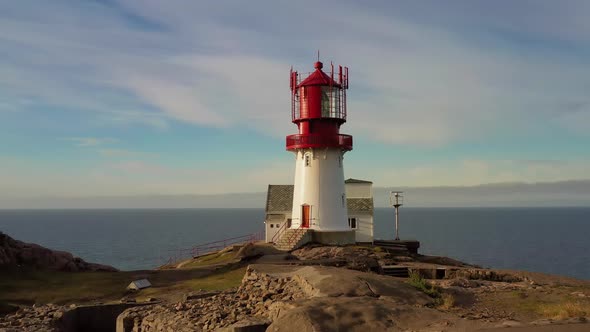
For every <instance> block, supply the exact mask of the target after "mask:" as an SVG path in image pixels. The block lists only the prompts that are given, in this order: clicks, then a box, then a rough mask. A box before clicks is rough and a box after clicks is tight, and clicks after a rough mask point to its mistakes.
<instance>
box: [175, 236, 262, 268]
mask: <svg viewBox="0 0 590 332" xmlns="http://www.w3.org/2000/svg"><path fill="white" fill-rule="evenodd" d="M263 239H264V231H260V232H258V233H252V234H248V235H242V236H236V237H231V238H227V239H223V240H218V241H213V242H208V243H203V244H199V245H196V246H193V247H191V248H182V249H173V250H169V251H170V252H171V254H170V257H169V258H168V259H167V260H166V263H165V264H173V263H177V262H179V261H181V260H184V259H188V258H195V257H199V256H203V255H206V254H210V253H212V252H215V251H218V250H221V249H223V248H226V247H228V246H231V245H237V244H245V243H252V242H256V241H261V240H263Z"/></svg>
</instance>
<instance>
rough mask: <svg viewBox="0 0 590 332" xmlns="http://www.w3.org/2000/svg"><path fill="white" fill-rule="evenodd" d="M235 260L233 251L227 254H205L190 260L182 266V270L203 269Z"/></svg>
mask: <svg viewBox="0 0 590 332" xmlns="http://www.w3.org/2000/svg"><path fill="white" fill-rule="evenodd" d="M235 258H236V253H235V252H233V251H229V252H215V253H211V254H207V255H204V256H201V257H198V258H195V259H193V260H191V261H190V262H188V263H186V264H183V265H182V268H183V269H190V268H195V267H203V266H209V265H215V264H225V263H230V262H231V261H233V260H234V259H235Z"/></svg>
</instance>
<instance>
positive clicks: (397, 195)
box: [389, 191, 404, 241]
mask: <svg viewBox="0 0 590 332" xmlns="http://www.w3.org/2000/svg"><path fill="white" fill-rule="evenodd" d="M402 194H403V191H392V192H390V193H389V203H390V204H391V206H393V207H394V208H395V241H399V207H400V206H402V205H404V196H403V195H402Z"/></svg>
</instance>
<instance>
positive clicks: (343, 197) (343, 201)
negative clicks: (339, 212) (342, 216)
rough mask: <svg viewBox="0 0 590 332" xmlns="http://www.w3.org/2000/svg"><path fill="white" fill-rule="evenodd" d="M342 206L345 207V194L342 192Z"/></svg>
mask: <svg viewBox="0 0 590 332" xmlns="http://www.w3.org/2000/svg"><path fill="white" fill-rule="evenodd" d="M342 207H346V194H342Z"/></svg>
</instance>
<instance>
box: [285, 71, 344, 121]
mask: <svg viewBox="0 0 590 332" xmlns="http://www.w3.org/2000/svg"><path fill="white" fill-rule="evenodd" d="M330 65H331V70H330V72H329V74H330V78H331V81H330V85H327V86H326V87H329V97H328V101H327V105H324V107H323V110H322V116H321V117H322V118H334V119H342V120H344V121H346V112H347V111H346V109H347V106H346V90H347V89H348V67H342V66H338V73H336V72H335V71H334V64H330ZM312 73H313V72H311V73H306V74H302V73H298V72H297V71H294V70H293V67H291V73H290V75H289V85H290V87H291V118H292V121H293V122H295V121H299V120H302V119H304V118H308V113H307V109H306V102H305V101H302V100H301V99H302V98H301V96H300V93H299V92H300V91H299V84H300V83H301V82H303V81H304V80H305V79H306V78H307V77H309V75H311V74H312ZM335 75H336V77H335ZM335 78H337V82H336V83H338V84H339V86H340V87H335V86H333V85H332V82H333V81H335Z"/></svg>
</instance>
